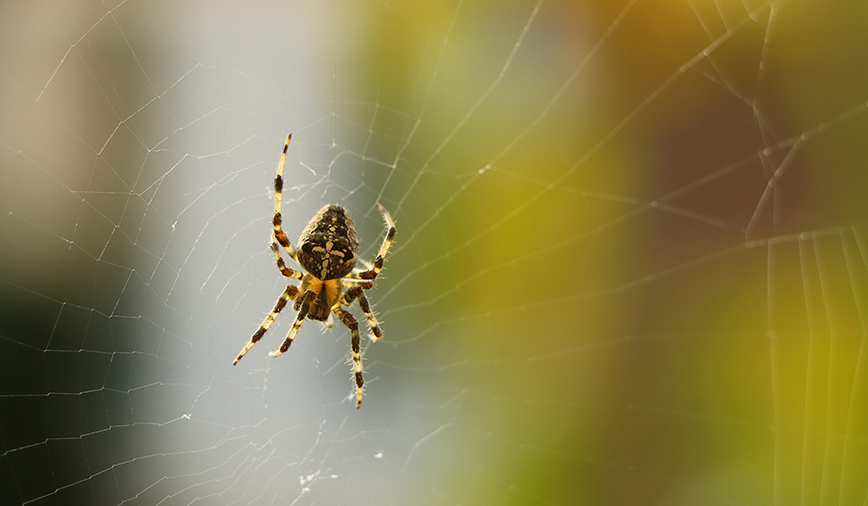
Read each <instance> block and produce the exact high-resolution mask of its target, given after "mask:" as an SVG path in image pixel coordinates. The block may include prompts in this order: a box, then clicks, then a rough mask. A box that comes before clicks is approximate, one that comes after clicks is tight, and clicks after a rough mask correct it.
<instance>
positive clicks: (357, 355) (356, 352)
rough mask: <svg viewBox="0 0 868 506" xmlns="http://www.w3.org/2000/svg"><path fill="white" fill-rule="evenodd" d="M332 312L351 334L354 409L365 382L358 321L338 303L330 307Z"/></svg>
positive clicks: (359, 400)
mask: <svg viewBox="0 0 868 506" xmlns="http://www.w3.org/2000/svg"><path fill="white" fill-rule="evenodd" d="M332 312H333V313H334V314H335V316H337V317H338V319H339V320H340V321H341V323H343V324H344V325H346V326H347V328H349V329H350V333H351V334H352V348H353V373H354V374H355V377H356V396H357V400H356V409H359V408H360V407H361V406H362V393H363V388H362V386H363V385H364V384H365V380H364V379H362V350H361V341H362V339H361V336H359V322H357V321H356V319H355V318H353V315H351V314H350V313H349V312H347V311H345V310H344V308H342V307H341V306H340V305H339V304H335V305H334V307H332Z"/></svg>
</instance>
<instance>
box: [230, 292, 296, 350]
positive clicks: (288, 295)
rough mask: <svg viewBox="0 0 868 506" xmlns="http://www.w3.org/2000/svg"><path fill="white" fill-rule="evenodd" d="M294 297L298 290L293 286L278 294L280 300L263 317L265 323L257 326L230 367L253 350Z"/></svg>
mask: <svg viewBox="0 0 868 506" xmlns="http://www.w3.org/2000/svg"><path fill="white" fill-rule="evenodd" d="M296 297H298V288H296V287H295V286H293V285H289V286H287V287H286V290H284V291H283V293H282V294H280V298H278V299H277V303H276V304H275V305H274V309H272V310H271V313H269V315H268V316H266V317H265V321H263V322H262V325H260V326H259V329H257V330H256V332H254V333H253V337H251V338H250V341H249V342H248V343H247V344H246V345H245V346H244V348H243V349H242V350H241V353H239V354H238V356H237V357H235V361H234V362H232V365H235V364H237V363H238V361H239V360H241V357H243V356H244V354H245V353H247V352H248V351H250V349H251V348H253V345H255V344H256V343H257V342H258V341H259V340H260V339H262V336H264V335H265V333H266V332H267V331H268V328H269V327H271V324H272V323H274V319H275V318H277V315H279V314H280V312H281V311H282V310H283V308H284V307H286V303H287V302H289V301H290V300H294V299H295V298H296Z"/></svg>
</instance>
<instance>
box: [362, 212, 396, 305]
mask: <svg viewBox="0 0 868 506" xmlns="http://www.w3.org/2000/svg"><path fill="white" fill-rule="evenodd" d="M377 209H379V210H380V212H381V213H382V214H383V219H384V220H386V227H387V229H386V237H385V238H383V244H382V245H381V246H380V252H379V253H377V259H376V260H374V266H373V267H372V268H371V269H369V270H367V271H365V272H360V273H359V278H360V279H368V280H370V281H369V282H368V283H364V284H362V285H361V286H362V287H364V288H365V289H366V290H367V289H370V288H371V287H372V286H374V280H375V279H377V276H378V275H379V274H380V271H381V270H383V262H385V260H386V253H388V252H389V246H391V245H392V239H394V237H395V232H397V229H396V228H395V222H394V221H393V220H392V216H390V215H389V211H386V209H385V208H384V207H383V206H381V205H380V204H379V203H377Z"/></svg>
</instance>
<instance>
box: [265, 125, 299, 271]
mask: <svg viewBox="0 0 868 506" xmlns="http://www.w3.org/2000/svg"><path fill="white" fill-rule="evenodd" d="M290 139H292V134H289V135H288V136H286V144H284V145H283V153H281V155H280V163H278V164H277V176H275V178H274V220H273V221H272V225H273V227H274V240H276V241H277V242H278V243H280V245H281V246H283V249H284V250H286V253H287V254H288V255H289V256H290V258H292V259H293V260H295V261H296V262H298V254H297V253H296V252H295V248H294V247H293V246H292V244H291V243H290V242H289V239H287V237H286V234H285V233H283V219H282V218H281V214H280V213H281V208H282V205H283V166H284V164H286V150H287V149H288V148H289V141H290ZM271 249H272V250H273V251H274V254H275V257H276V258H277V267H278V268H280V272H282V273H284V274H283V275H284V276H286V277H289V278H296V279H301V273H296V274H298V275H297V276H296V275H287V274H286V273H285V272H284V269H285V268H286V265H283V266H281V264H282V263H283V260H282V259H281V258H280V254H279V253H277V246H275V245H274V241H272V246H271ZM289 270H290V272H295V271H292V270H291V269H289Z"/></svg>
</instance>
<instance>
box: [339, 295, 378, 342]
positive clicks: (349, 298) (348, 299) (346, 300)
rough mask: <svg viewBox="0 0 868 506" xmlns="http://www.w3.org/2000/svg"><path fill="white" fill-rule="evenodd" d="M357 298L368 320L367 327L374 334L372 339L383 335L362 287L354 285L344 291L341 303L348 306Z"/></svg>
mask: <svg viewBox="0 0 868 506" xmlns="http://www.w3.org/2000/svg"><path fill="white" fill-rule="evenodd" d="M356 299H359V307H361V308H362V311H363V312H364V313H365V319H367V320H368V328H370V329H371V333H372V334H374V340H377V339H380V338H381V337H383V332H382V331H381V330H380V325H379V323H377V318H376V317H375V316H374V313H373V312H372V311H371V306H370V304H368V298H367V297H365V292H364V290H362V287H361V286H359V285H356V286H354V287H352V288H350V289H349V290H347V291H346V292H344V295H343V296H342V297H341V302H340V303H341V305H344V306H347V307H349V305H350V304H352V303H353V301H354V300H356Z"/></svg>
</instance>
